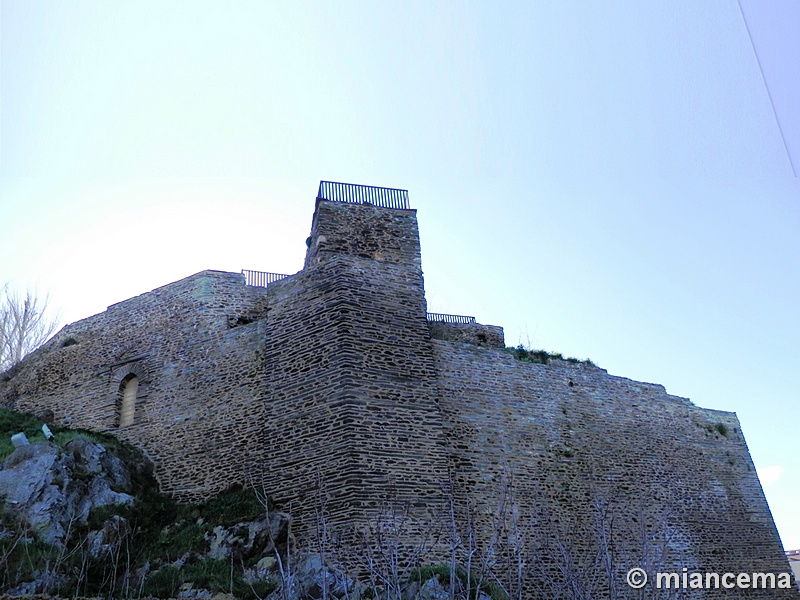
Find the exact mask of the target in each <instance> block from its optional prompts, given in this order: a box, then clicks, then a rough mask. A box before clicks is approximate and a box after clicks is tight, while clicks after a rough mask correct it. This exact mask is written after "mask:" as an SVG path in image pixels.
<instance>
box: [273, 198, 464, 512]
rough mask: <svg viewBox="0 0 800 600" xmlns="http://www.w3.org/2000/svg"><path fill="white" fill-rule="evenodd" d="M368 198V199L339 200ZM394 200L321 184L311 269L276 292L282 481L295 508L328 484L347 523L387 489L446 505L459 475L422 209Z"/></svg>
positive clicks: (276, 446)
mask: <svg viewBox="0 0 800 600" xmlns="http://www.w3.org/2000/svg"><path fill="white" fill-rule="evenodd" d="M325 185H327V188H326V187H324V186H325ZM359 192H360V193H363V197H362V198H361V202H362V203H360V204H359V203H353V201H354V199H353V198H350V197H348V198H347V200H349V201H346V202H341V201H334V200H330V199H328V198H336V197H337V194H342V195H344V194H348V193H350V194H353V193H356V194H357V193H359ZM390 194H395V195H397V194H401V191H399V190H387V189H381V188H366V187H361V186H342V185H339V184H323V185H321V186H320V194H319V197H318V198H317V201H316V209H315V213H314V218H313V223H312V229H311V236H310V237H309V238H308V240H307V244H308V251H307V254H306V259H305V267H304V269H303V271H302V272H301V273H299V274H298V275H296V276H294V277H293V278H292V279H293V281H287V282H285V283H284V282H279V283H278V284H276V285H275V286H273V287H275V288H277V289H276V290H275V293H276V298H278V297H280V298H281V299H282V301H281V302H273V304H272V306H273V310H272V312H271V313H270V315H269V327H268V332H267V345H266V348H267V351H266V352H267V354H266V361H265V368H266V373H267V387H268V388H269V389H271V390H272V394H271V397H270V398H269V399H268V400H267V403H268V408H267V420H268V422H269V425H270V426H269V431H270V433H269V434H268V435H267V438H268V439H265V441H264V443H265V446H266V447H268V448H269V451H268V452H267V456H269V457H271V458H270V459H269V461H268V462H269V468H268V469H267V472H269V473H276V474H278V473H279V474H280V476H279V478H278V479H276V480H274V481H271V482H270V487H273V488H274V489H276V490H281V494H282V497H281V498H279V499H281V500H283V502H284V503H285V504H292V503H294V502H304V501H307V500H308V499H309V494H310V492H311V491H312V490H316V489H317V485H318V483H319V480H320V479H321V478H322V479H324V481H322V487H323V488H324V489H323V491H324V492H325V493H326V495H327V496H329V497H328V498H327V502H328V510H329V512H330V515H331V518H332V519H333V521H334V522H336V521H339V520H342V521H346V520H348V519H350V520H352V518H353V515H354V514H369V513H370V512H371V511H373V510H376V509H378V508H380V505H381V503H382V502H384V501H386V500H387V499H388V496H392V501H393V502H395V503H396V502H397V501H399V502H401V503H402V502H408V503H413V504H414V505H416V506H417V508H418V509H422V511H423V512H425V509H426V506H422V504H425V503H427V504H428V506H427V508H430V509H431V510H433V509H434V507H436V508H440V500H441V497H442V482H443V481H446V479H447V465H448V461H447V454H446V452H445V448H444V442H445V440H444V434H443V431H442V419H441V413H440V410H439V407H438V403H437V391H436V382H435V377H436V371H435V367H434V363H433V353H432V346H431V339H430V332H429V329H428V323H427V321H426V303H425V294H424V290H423V281H422V270H421V260H420V244H419V232H418V228H417V219H416V211H414V210H411V209H409V208H408V204H407V200H406V199H405V198H403V197H394V198H392V197H390V196H389V195H390ZM323 195H324V196H325V197H322V196H323ZM281 284H284V285H285V286H286V288H287V290H286V292H284V291H283V290H282V289H280V288H281ZM304 499H305V500H304Z"/></svg>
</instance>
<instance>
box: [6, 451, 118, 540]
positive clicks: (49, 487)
mask: <svg viewBox="0 0 800 600" xmlns="http://www.w3.org/2000/svg"><path fill="white" fill-rule="evenodd" d="M132 492H133V489H132V482H131V472H130V469H129V468H128V466H127V465H126V464H125V463H123V462H122V460H120V459H119V458H118V457H117V456H115V455H114V454H112V453H111V452H109V451H108V449H106V448H105V447H104V446H103V445H101V444H98V443H95V442H92V441H90V440H88V439H84V438H76V439H74V440H72V441H70V442H69V443H67V444H66V445H65V446H64V447H61V446H58V445H57V444H55V443H52V442H46V443H39V444H29V445H25V446H20V447H19V448H17V449H16V450H15V451H14V452H13V453H12V454H11V455H10V456H9V457H8V458H6V459H5V460H4V461H3V463H2V468H0V499H2V500H3V501H4V502H5V507H6V510H7V511H8V512H10V513H11V514H12V515H13V516H14V517H15V518H16V519H17V520H18V521H19V522H20V523H21V524H23V525H25V526H28V527H30V528H31V530H32V532H35V533H36V534H38V535H39V536H40V537H41V538H42V539H43V540H45V541H46V542H48V543H50V544H54V545H57V546H60V545H63V544H64V543H65V542H66V539H67V537H68V536H69V532H70V530H71V529H74V528H75V527H76V526H77V525H86V524H87V520H88V517H89V512H90V511H91V510H92V509H93V508H96V507H100V506H107V505H112V504H122V505H130V504H132V503H133V495H132Z"/></svg>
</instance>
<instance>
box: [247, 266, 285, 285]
mask: <svg viewBox="0 0 800 600" xmlns="http://www.w3.org/2000/svg"><path fill="white" fill-rule="evenodd" d="M242 275H244V282H245V284H246V285H252V286H255V287H267V286H268V285H269V284H270V283H275V282H276V281H280V280H281V279H284V278H286V277H288V275H283V274H281V273H267V272H266V271H250V270H249V269H242Z"/></svg>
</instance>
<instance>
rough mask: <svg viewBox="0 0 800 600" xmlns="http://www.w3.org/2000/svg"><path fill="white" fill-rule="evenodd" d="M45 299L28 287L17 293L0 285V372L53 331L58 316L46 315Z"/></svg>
mask: <svg viewBox="0 0 800 600" xmlns="http://www.w3.org/2000/svg"><path fill="white" fill-rule="evenodd" d="M47 305H48V298H47V296H45V297H44V298H40V297H39V296H37V294H36V293H35V292H33V291H31V290H27V291H26V292H25V293H24V294H18V293H16V292H13V291H12V290H10V289H9V287H8V285H4V286H3V287H2V288H0V372H3V371H7V370H8V369H10V368H11V367H13V366H14V365H15V364H17V363H18V362H19V361H21V360H22V359H23V358H24V357H25V356H26V355H27V354H29V353H30V352H32V351H33V350H35V349H36V348H38V347H39V346H41V345H42V344H43V343H44V342H46V341H47V340H48V338H50V336H51V335H53V333H55V330H56V327H57V326H58V321H57V319H54V318H51V317H49V316H48V310H47Z"/></svg>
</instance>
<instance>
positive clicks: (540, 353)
mask: <svg viewBox="0 0 800 600" xmlns="http://www.w3.org/2000/svg"><path fill="white" fill-rule="evenodd" d="M505 350H506V352H508V353H510V354H511V355H512V356H513V357H514V358H516V359H517V360H518V361H520V362H526V363H535V364H541V365H549V364H550V361H551V360H565V361H567V362H570V363H574V364H585V365H590V366H592V367H594V366H596V365H595V364H594V363H593V362H592V361H591V360H589V359H588V358H587V359H585V360H580V359H578V358H574V357H571V356H570V357H568V358H564V355H563V354H561V353H560V352H548V351H547V350H531V349H530V348H526V347H525V346H523V345H522V344H520V345H519V346H517V347H516V348H506V349H505Z"/></svg>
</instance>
